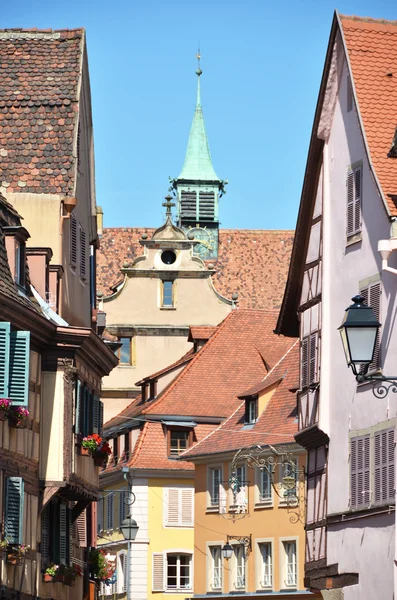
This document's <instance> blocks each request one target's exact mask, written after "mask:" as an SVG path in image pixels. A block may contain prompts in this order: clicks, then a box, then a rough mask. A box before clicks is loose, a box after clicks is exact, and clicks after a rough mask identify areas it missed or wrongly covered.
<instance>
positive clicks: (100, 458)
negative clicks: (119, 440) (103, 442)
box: [92, 452, 108, 467]
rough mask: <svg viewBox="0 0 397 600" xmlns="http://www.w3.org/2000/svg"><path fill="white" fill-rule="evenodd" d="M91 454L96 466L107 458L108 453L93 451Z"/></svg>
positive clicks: (99, 465) (100, 465)
mask: <svg viewBox="0 0 397 600" xmlns="http://www.w3.org/2000/svg"><path fill="white" fill-rule="evenodd" d="M92 456H93V458H94V465H95V466H96V467H102V466H103V463H104V462H105V461H107V459H108V454H107V453H106V452H94V453H93V455H92Z"/></svg>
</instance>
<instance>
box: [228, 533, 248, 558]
mask: <svg viewBox="0 0 397 600" xmlns="http://www.w3.org/2000/svg"><path fill="white" fill-rule="evenodd" d="M230 540H236V542H238V543H239V544H242V546H243V547H244V557H245V558H246V557H247V556H248V554H249V553H250V551H251V548H252V538H251V534H249V535H228V536H227V538H226V544H225V545H224V546H223V548H222V556H223V558H226V560H229V558H232V556H233V546H232V545H231V544H230V543H229V542H230Z"/></svg>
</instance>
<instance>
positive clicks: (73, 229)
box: [70, 214, 77, 269]
mask: <svg viewBox="0 0 397 600" xmlns="http://www.w3.org/2000/svg"><path fill="white" fill-rule="evenodd" d="M76 265H77V221H76V217H75V216H74V215H73V214H71V215H70V266H71V267H72V268H73V269H75V268H76Z"/></svg>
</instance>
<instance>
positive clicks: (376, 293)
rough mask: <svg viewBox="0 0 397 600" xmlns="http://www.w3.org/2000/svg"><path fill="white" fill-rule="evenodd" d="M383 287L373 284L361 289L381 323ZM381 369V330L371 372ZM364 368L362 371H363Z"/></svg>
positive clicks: (379, 284) (378, 283)
mask: <svg viewBox="0 0 397 600" xmlns="http://www.w3.org/2000/svg"><path fill="white" fill-rule="evenodd" d="M381 292H382V285H381V283H380V282H377V283H373V284H371V285H369V286H367V287H365V288H362V289H360V294H361V295H362V297H363V298H364V300H365V303H366V304H367V305H368V306H372V309H373V311H374V314H375V317H376V318H377V320H378V321H379V322H380V305H381ZM379 367H380V334H379V330H378V333H377V336H376V342H375V351H374V360H373V361H372V363H371V364H370V365H369V369H368V370H369V371H375V370H377V369H379ZM363 370H364V368H362V369H361V371H363Z"/></svg>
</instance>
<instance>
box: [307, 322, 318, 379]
mask: <svg viewBox="0 0 397 600" xmlns="http://www.w3.org/2000/svg"><path fill="white" fill-rule="evenodd" d="M315 381H317V333H312V334H311V335H310V338H309V385H310V384H311V383H314V382H315Z"/></svg>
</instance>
